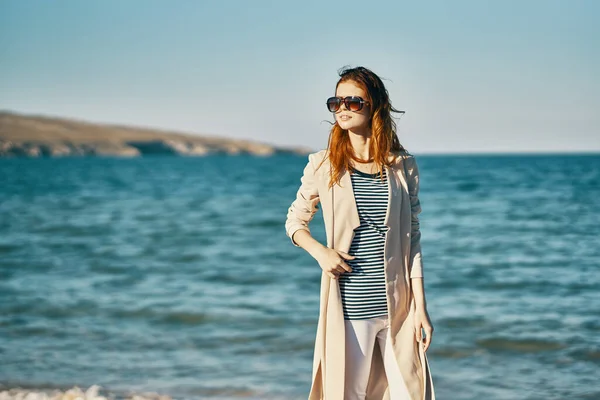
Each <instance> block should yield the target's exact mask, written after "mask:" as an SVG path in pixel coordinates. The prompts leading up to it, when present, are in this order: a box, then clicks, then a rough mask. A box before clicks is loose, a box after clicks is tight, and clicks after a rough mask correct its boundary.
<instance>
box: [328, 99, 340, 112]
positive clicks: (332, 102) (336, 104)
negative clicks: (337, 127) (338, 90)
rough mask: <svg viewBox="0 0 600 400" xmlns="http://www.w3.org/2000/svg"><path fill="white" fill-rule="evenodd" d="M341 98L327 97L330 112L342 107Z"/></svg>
mask: <svg viewBox="0 0 600 400" xmlns="http://www.w3.org/2000/svg"><path fill="white" fill-rule="evenodd" d="M340 103H341V102H340V99H338V98H337V97H330V98H328V99H327V109H328V110H329V112H336V111H337V110H339V109H340Z"/></svg>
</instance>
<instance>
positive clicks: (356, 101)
mask: <svg viewBox="0 0 600 400" xmlns="http://www.w3.org/2000/svg"><path fill="white" fill-rule="evenodd" d="M342 103H344V105H345V106H346V109H348V110H349V111H360V110H362V108H363V106H364V105H365V104H366V105H369V102H368V101H365V100H364V99H363V98H362V97H358V96H347V97H330V98H328V99H327V109H328V110H329V112H332V113H334V112H337V110H339V109H340V107H341V106H342Z"/></svg>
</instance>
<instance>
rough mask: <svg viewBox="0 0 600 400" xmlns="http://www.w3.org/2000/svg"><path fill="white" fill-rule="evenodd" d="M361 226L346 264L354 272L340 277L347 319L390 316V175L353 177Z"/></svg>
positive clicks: (360, 174) (353, 173) (359, 173)
mask: <svg viewBox="0 0 600 400" xmlns="http://www.w3.org/2000/svg"><path fill="white" fill-rule="evenodd" d="M350 176H351V180H352V187H353V191H354V198H355V200H356V208H357V210H358V216H359V218H360V226H359V227H357V228H356V229H355V230H354V232H355V234H354V239H352V244H351V246H350V250H349V251H348V253H349V254H350V255H353V256H356V258H354V259H353V260H346V263H347V264H348V265H349V266H350V267H351V268H352V272H344V273H343V274H341V275H340V278H339V282H340V291H341V295H342V307H343V310H344V319H347V320H349V319H367V318H375V317H379V316H384V315H387V312H388V310H387V301H386V296H385V275H384V269H383V260H384V254H383V249H384V244H385V236H386V233H387V231H388V229H389V228H388V227H387V226H386V225H385V224H384V222H385V216H386V212H387V206H388V196H389V194H388V183H387V174H386V172H385V169H384V170H383V177H384V179H383V180H381V175H380V174H379V173H377V174H367V173H364V172H361V171H358V170H354V171H352V173H351V174H350Z"/></svg>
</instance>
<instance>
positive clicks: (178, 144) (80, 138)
mask: <svg viewBox="0 0 600 400" xmlns="http://www.w3.org/2000/svg"><path fill="white" fill-rule="evenodd" d="M310 151H312V150H311V149H309V148H301V147H278V146H274V145H270V144H267V143H261V142H255V141H248V140H238V139H227V138H220V137H212V136H200V135H192V134H188V133H180V132H170V131H164V130H159V129H152V128H142V127H135V126H123V125H110V124H98V123H90V122H85V121H80V120H74V119H67V118H59V117H48V116H39V115H25V114H19V113H15V112H11V111H0V157H63V156H120V157H138V156H144V155H150V154H170V155H175V156H203V155H207V154H215V153H221V154H254V155H261V156H267V155H271V154H276V153H296V154H307V153H308V152H310Z"/></svg>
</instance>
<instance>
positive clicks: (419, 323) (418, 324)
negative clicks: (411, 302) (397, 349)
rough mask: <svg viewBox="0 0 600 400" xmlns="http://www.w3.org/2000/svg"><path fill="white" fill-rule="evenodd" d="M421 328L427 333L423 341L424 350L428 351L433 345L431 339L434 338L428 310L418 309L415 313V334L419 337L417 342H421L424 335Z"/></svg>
mask: <svg viewBox="0 0 600 400" xmlns="http://www.w3.org/2000/svg"><path fill="white" fill-rule="evenodd" d="M421 328H423V330H424V331H425V338H424V340H423V345H424V346H425V348H424V350H425V351H427V349H428V348H429V345H430V344H431V337H432V336H433V326H432V325H431V321H430V320H429V314H428V313H427V309H417V311H416V312H415V334H416V335H417V336H416V338H417V341H421V338H422V337H423V336H422V333H421Z"/></svg>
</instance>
